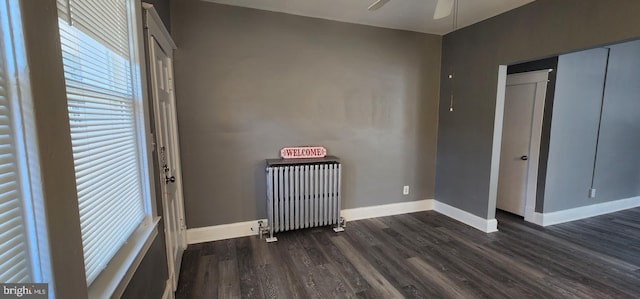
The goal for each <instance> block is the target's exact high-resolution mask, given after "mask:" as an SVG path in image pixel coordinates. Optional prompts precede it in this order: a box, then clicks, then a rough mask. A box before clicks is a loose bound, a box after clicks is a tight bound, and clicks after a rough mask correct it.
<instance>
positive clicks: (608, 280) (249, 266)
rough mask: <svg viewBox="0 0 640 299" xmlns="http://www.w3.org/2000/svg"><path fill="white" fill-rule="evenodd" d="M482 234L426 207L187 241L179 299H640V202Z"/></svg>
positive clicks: (502, 217) (516, 222) (506, 219)
mask: <svg viewBox="0 0 640 299" xmlns="http://www.w3.org/2000/svg"><path fill="white" fill-rule="evenodd" d="M497 218H498V223H499V224H498V229H499V230H500V231H499V232H496V233H492V234H485V233H483V232H480V231H478V230H475V229H473V228H471V227H468V226H466V225H464V224H461V223H459V222H456V221H455V220H452V219H450V218H448V217H446V216H443V215H440V214H438V213H436V212H420V213H413V214H406V215H399V216H390V217H382V218H375V219H368V220H360V221H353V222H348V223H347V227H346V231H345V232H342V233H334V232H333V231H332V230H331V228H330V227H326V228H315V229H307V230H303V231H293V232H286V233H280V234H278V235H277V237H278V240H279V241H278V242H276V243H270V244H267V243H265V241H264V239H263V240H259V239H258V237H257V236H256V237H246V238H238V239H232V240H224V241H217V242H210V243H203V244H196V245H190V246H189V247H188V248H187V251H186V252H185V254H184V258H183V263H182V272H181V274H180V280H179V285H178V290H177V292H176V297H177V298H180V299H182V298H403V297H406V298H640V208H636V209H632V210H627V211H621V212H617V213H613V214H608V215H603V216H599V217H594V218H590V219H585V220H580V221H575V222H572V223H566V224H560V225H556V226H551V227H547V228H542V227H538V226H535V225H531V224H528V223H525V222H524V221H523V220H522V218H519V217H516V216H514V215H511V214H508V213H503V212H499V213H498V215H497Z"/></svg>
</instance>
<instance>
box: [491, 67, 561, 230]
mask: <svg viewBox="0 0 640 299" xmlns="http://www.w3.org/2000/svg"><path fill="white" fill-rule="evenodd" d="M550 71H551V70H548V69H547V70H541V71H532V72H525V73H518V74H511V75H508V76H507V77H506V82H505V91H504V110H503V111H504V116H503V125H502V139H501V147H500V164H499V175H498V184H497V193H496V207H497V208H498V209H501V210H504V211H507V212H510V213H513V214H516V215H520V216H523V217H525V219H526V220H528V221H531V219H533V217H534V213H535V205H536V190H537V177H538V164H539V158H540V137H541V134H542V121H543V114H544V105H545V97H546V91H547V81H548V77H549V72H550Z"/></svg>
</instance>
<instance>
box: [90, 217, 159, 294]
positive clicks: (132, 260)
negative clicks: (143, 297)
mask: <svg viewBox="0 0 640 299" xmlns="http://www.w3.org/2000/svg"><path fill="white" fill-rule="evenodd" d="M159 220H160V217H155V218H154V219H151V217H147V218H146V219H145V220H144V221H143V222H142V224H140V226H139V227H138V229H137V230H136V231H135V232H133V234H132V235H131V237H130V238H129V240H128V241H127V243H126V244H125V245H124V246H123V247H122V248H121V249H120V251H118V253H117V254H116V255H115V256H114V257H113V259H112V260H111V262H110V263H109V265H108V266H107V268H106V269H104V270H103V271H102V273H100V275H99V276H98V277H97V278H96V280H95V281H94V282H93V283H92V284H91V285H90V286H89V298H119V297H120V296H121V295H122V293H123V292H124V289H125V288H126V287H127V285H128V284H129V281H130V280H131V278H132V277H133V274H134V273H135V272H136V270H137V269H138V266H139V265H140V262H142V259H143V258H144V256H145V255H146V254H147V251H148V250H149V247H151V244H152V243H153V241H154V240H155V238H156V236H157V235H158V221H159Z"/></svg>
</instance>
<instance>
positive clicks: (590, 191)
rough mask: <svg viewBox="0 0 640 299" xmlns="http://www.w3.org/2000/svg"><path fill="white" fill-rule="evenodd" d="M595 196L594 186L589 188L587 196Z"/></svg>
mask: <svg viewBox="0 0 640 299" xmlns="http://www.w3.org/2000/svg"><path fill="white" fill-rule="evenodd" d="M595 197H596V189H595V188H591V189H589V198H595Z"/></svg>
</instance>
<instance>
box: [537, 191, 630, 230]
mask: <svg viewBox="0 0 640 299" xmlns="http://www.w3.org/2000/svg"><path fill="white" fill-rule="evenodd" d="M635 207H640V196H637V197H631V198H626V199H620V200H615V201H609V202H603V203H599V204H594V205H589V206H584V207H579V208H573V209H568V210H563V211H557V212H551V213H538V212H536V213H535V216H534V218H533V219H532V221H531V222H533V223H535V224H538V225H541V226H549V225H554V224H560V223H565V222H570V221H575V220H580V219H585V218H589V217H594V216H599V215H604V214H609V213H613V212H617V211H622V210H626V209H632V208H635Z"/></svg>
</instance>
